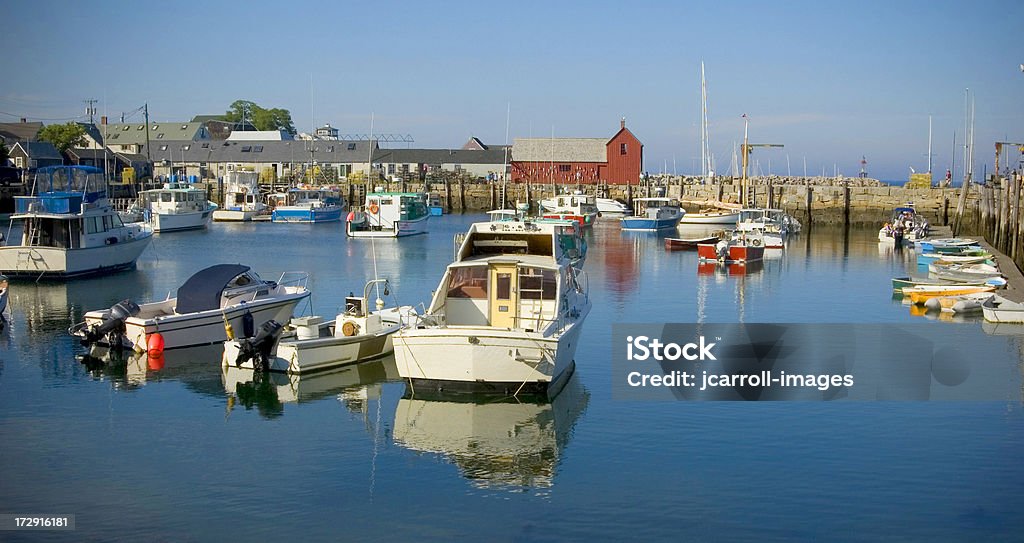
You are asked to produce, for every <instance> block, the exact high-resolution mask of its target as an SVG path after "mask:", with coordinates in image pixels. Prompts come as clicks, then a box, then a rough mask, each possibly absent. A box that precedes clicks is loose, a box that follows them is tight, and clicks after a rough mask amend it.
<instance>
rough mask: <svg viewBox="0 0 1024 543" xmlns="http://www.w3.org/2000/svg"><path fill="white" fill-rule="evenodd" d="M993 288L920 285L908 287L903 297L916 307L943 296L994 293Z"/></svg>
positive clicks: (904, 290) (986, 286)
mask: <svg viewBox="0 0 1024 543" xmlns="http://www.w3.org/2000/svg"><path fill="white" fill-rule="evenodd" d="M993 291H995V287H992V286H988V285H985V286H964V285H920V286H916V287H906V288H904V289H903V297H904V298H907V299H909V300H910V303H912V304H915V305H922V304H924V303H925V302H926V301H927V300H928V299H929V298H939V297H943V296H960V295H962V294H974V293H978V292H993Z"/></svg>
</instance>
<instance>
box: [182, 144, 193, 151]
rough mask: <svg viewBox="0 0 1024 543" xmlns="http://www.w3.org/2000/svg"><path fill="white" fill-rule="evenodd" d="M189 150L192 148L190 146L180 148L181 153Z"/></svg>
mask: <svg viewBox="0 0 1024 543" xmlns="http://www.w3.org/2000/svg"><path fill="white" fill-rule="evenodd" d="M191 148H192V146H191V145H185V146H183V147H182V148H181V150H182V151H188V150H189V149H191Z"/></svg>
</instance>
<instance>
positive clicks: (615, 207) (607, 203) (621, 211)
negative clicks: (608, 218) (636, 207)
mask: <svg viewBox="0 0 1024 543" xmlns="http://www.w3.org/2000/svg"><path fill="white" fill-rule="evenodd" d="M596 205H597V211H598V212H600V213H601V214H602V215H629V213H630V211H629V206H627V205H626V204H624V203H622V202H620V201H618V200H614V199H612V198H598V199H597V202H596Z"/></svg>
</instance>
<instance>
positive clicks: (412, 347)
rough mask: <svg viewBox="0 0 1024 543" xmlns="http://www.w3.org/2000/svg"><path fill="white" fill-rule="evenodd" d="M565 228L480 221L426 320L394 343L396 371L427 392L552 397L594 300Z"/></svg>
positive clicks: (569, 369)
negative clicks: (565, 241)
mask: <svg viewBox="0 0 1024 543" xmlns="http://www.w3.org/2000/svg"><path fill="white" fill-rule="evenodd" d="M563 228H564V225H560V224H557V223H545V222H539V221H532V220H505V221H488V222H479V223H474V224H473V225H471V226H470V228H469V231H468V232H467V233H466V234H465V236H461V237H462V239H461V242H460V243H459V249H458V252H457V253H456V256H455V261H454V262H452V263H451V264H450V265H449V266H448V268H447V269H446V270H445V272H444V275H443V276H442V277H441V281H440V284H439V285H438V288H437V290H436V291H435V293H434V296H433V299H432V300H431V303H430V306H429V307H428V308H427V310H426V313H425V314H424V315H422V316H419V317H418V318H417V320H416V323H415V325H414V326H411V327H407V328H403V329H402V330H399V331H398V332H397V333H396V334H395V337H394V344H395V358H396V361H397V365H398V373H399V374H400V375H401V376H402V377H403V378H404V379H408V380H409V381H410V382H411V383H412V386H413V387H419V388H425V389H427V390H443V391H448V390H459V389H468V390H479V391H485V392H497V393H502V394H512V395H515V394H519V393H520V392H528V391H530V392H544V393H547V394H548V395H549V396H554V395H555V394H557V393H558V390H559V389H560V388H561V387H562V386H563V385H564V383H565V380H566V379H567V378H568V377H569V376H570V375H571V374H572V372H573V369H574V361H573V357H574V356H575V353H576V347H577V346H578V345H579V337H580V332H581V331H582V326H583V322H584V320H585V319H586V317H587V315H588V314H589V313H590V308H591V302H590V297H589V294H588V292H587V280H586V275H585V274H584V272H583V271H581V270H579V269H577V268H575V267H574V266H573V265H572V264H571V262H570V260H571V259H570V256H569V255H568V254H567V251H566V250H565V249H564V248H563V247H562V246H561V244H560V243H559V239H558V236H559V232H561V231H562V229H563Z"/></svg>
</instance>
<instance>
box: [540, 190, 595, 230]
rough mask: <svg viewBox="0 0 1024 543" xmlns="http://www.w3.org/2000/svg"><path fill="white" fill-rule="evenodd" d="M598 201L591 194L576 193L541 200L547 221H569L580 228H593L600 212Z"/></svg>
mask: <svg viewBox="0 0 1024 543" xmlns="http://www.w3.org/2000/svg"><path fill="white" fill-rule="evenodd" d="M596 200H597V199H596V198H595V197H593V196H591V195H589V194H583V193H582V192H580V191H576V192H575V193H573V194H560V195H558V196H555V197H553V198H547V199H545V200H541V202H540V206H541V210H542V215H543V217H544V218H545V219H569V220H573V221H576V222H578V223H580V226H593V225H594V223H595V222H597V217H598V216H599V215H600V211H599V210H598V208H597V201H596Z"/></svg>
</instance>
